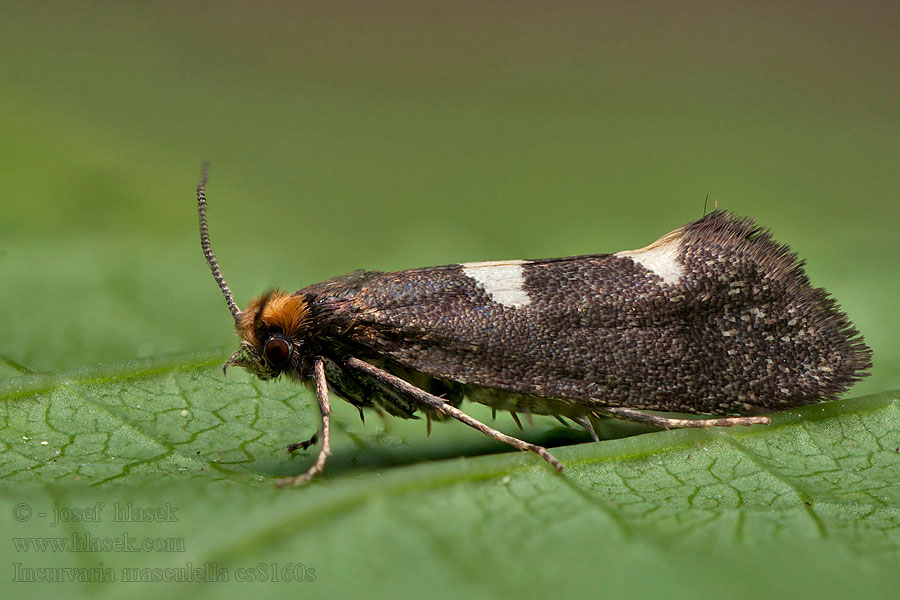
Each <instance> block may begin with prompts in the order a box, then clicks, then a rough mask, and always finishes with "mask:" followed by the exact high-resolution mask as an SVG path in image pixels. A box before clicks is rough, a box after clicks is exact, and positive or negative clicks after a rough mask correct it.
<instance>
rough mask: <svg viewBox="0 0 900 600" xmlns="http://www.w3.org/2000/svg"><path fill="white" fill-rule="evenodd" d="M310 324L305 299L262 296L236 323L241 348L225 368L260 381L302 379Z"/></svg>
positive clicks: (276, 294) (273, 294) (282, 294)
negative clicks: (239, 369) (282, 377)
mask: <svg viewBox="0 0 900 600" xmlns="http://www.w3.org/2000/svg"><path fill="white" fill-rule="evenodd" d="M308 321H309V304H308V303H307V301H306V298H305V297H304V296H302V295H297V294H288V293H285V292H282V291H280V290H273V291H270V292H267V293H265V294H263V295H262V296H260V297H259V298H256V299H255V300H253V301H252V302H250V305H249V306H247V309H246V310H244V311H242V312H240V313H239V316H238V318H236V319H235V324H234V326H235V329H236V330H237V333H238V335H239V336H240V337H241V347H240V348H239V349H238V350H237V352H235V353H234V354H232V355H231V358H229V359H228V362H226V363H225V367H226V368H227V367H230V366H233V367H243V368H244V369H246V370H247V371H249V372H250V373H253V374H254V375H256V376H257V377H259V378H260V379H273V378H275V377H278V376H279V375H281V374H283V373H284V374H288V375H299V374H300V371H301V370H302V369H301V363H302V361H303V356H304V354H303V352H302V349H303V346H304V344H303V340H304V337H305V333H306V330H307V326H308Z"/></svg>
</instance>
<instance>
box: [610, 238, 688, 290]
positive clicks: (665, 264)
mask: <svg viewBox="0 0 900 600" xmlns="http://www.w3.org/2000/svg"><path fill="white" fill-rule="evenodd" d="M683 235H684V232H683V231H682V230H681V229H676V230H675V231H670V232H669V233H667V234H666V235H664V236H662V237H661V238H659V239H658V240H656V241H655V242H653V243H652V244H650V245H649V246H645V247H644V248H639V249H637V250H626V251H624V252H617V253H615V254H614V255H613V256H617V257H619V258H630V259H631V260H633V261H634V262H636V263H637V264H639V265H641V266H642V267H644V268H645V269H647V270H648V271H650V272H651V273H653V274H655V275H657V276H658V277H659V278H660V279H662V280H663V282H665V283H668V284H671V285H677V284H678V282H679V281H681V277H682V275H684V266H683V265H682V264H681V261H679V260H678V252H679V251H680V250H681V238H682V237H683Z"/></svg>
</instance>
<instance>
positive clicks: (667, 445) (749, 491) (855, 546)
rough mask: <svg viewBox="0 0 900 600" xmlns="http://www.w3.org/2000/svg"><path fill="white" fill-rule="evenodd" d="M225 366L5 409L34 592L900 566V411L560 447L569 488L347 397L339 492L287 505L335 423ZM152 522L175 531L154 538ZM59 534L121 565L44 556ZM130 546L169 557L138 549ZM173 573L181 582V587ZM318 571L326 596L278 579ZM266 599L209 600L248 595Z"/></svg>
mask: <svg viewBox="0 0 900 600" xmlns="http://www.w3.org/2000/svg"><path fill="white" fill-rule="evenodd" d="M222 358H223V355H222V354H221V353H215V354H208V355H191V356H190V357H189V358H187V359H186V358H185V357H171V358H169V359H153V360H145V361H130V362H126V363H121V364H118V365H110V366H107V367H104V368H100V369H94V370H84V369H82V370H78V371H73V372H70V373H67V374H58V375H20V376H18V377H15V378H13V379H11V380H10V381H9V382H8V383H7V385H6V386H5V387H4V388H2V390H0V400H2V406H3V413H2V421H0V439H2V442H3V444H4V445H5V451H4V453H3V461H2V463H0V477H2V479H3V480H5V482H6V483H7V485H6V486H5V487H4V489H3V490H2V491H0V510H2V511H5V514H6V515H9V517H7V521H6V523H7V526H6V530H7V531H9V532H10V536H11V537H12V539H11V540H10V544H9V545H8V546H7V552H6V554H7V557H6V558H7V559H8V561H7V564H10V565H11V568H12V576H16V574H18V576H20V577H26V578H27V576H28V573H31V576H32V577H36V576H37V575H35V574H36V573H45V572H44V571H41V569H43V568H53V569H57V570H56V571H50V572H51V573H56V575H57V576H59V577H63V576H67V575H65V573H68V571H66V570H65V569H67V568H76V569H80V568H93V569H95V572H96V573H105V574H107V575H108V576H110V577H113V578H114V579H115V580H116V582H117V583H116V584H115V585H112V586H109V585H104V586H102V587H97V586H91V585H86V586H85V587H84V588H83V589H84V590H85V592H86V593H88V594H96V593H100V592H102V593H108V594H110V595H115V594H117V593H126V590H127V593H129V594H131V593H133V592H134V591H135V589H137V590H138V591H139V592H140V590H144V591H146V592H148V593H150V592H153V593H158V591H159V590H158V588H157V587H152V586H151V587H150V588H146V589H145V588H141V587H138V588H135V587H134V584H133V583H126V582H123V581H122V579H123V577H128V576H132V577H149V578H151V579H152V578H154V577H156V578H160V579H165V578H166V577H175V576H184V573H187V572H191V573H193V569H196V568H200V569H201V570H202V569H206V571H203V573H204V574H205V573H213V574H216V575H217V576H219V577H227V578H228V579H229V580H231V581H234V580H235V579H236V578H239V577H242V578H247V577H255V578H257V579H258V578H260V577H263V576H264V575H265V577H267V578H268V579H269V581H267V582H266V586H272V585H275V586H285V587H286V588H287V587H288V586H297V585H304V586H310V587H312V586H315V589H316V590H322V589H325V590H332V591H343V592H352V593H359V594H363V593H367V592H371V591H372V589H380V590H388V589H390V590H394V591H399V590H406V591H407V592H409V593H418V594H421V593H423V592H424V591H425V590H437V591H440V590H441V589H447V590H454V593H453V594H451V595H458V593H459V590H468V591H470V592H472V593H475V594H477V595H483V596H491V595H494V594H509V593H521V594H524V595H526V596H535V595H543V594H551V593H564V592H566V591H568V592H570V593H576V592H578V590H582V589H587V588H590V587H593V588H595V589H596V590H598V592H603V593H605V594H610V595H614V596H618V595H621V594H624V593H626V592H630V593H635V592H641V593H667V594H668V595H670V596H674V597H691V596H693V595H695V594H697V593H711V592H714V591H716V590H728V595H729V596H734V595H737V596H743V597H756V596H757V595H759V594H761V593H768V592H773V593H774V592H776V591H779V592H785V593H788V592H790V593H793V592H798V593H799V592H803V591H806V592H808V591H814V590H821V591H823V592H834V590H835V589H846V590H848V592H849V591H850V590H856V591H857V592H859V591H860V590H865V589H869V588H870V586H875V587H872V588H871V589H877V586H879V585H886V584H887V583H886V582H887V580H886V579H885V578H886V577H887V578H890V577H893V576H894V573H895V571H894V570H892V569H887V568H885V566H886V565H889V564H895V563H896V561H897V560H898V559H900V485H898V474H900V400H898V397H900V394H898V393H885V394H879V395H875V396H868V397H864V398H857V399H852V400H846V401H843V402H835V403H827V404H822V405H816V406H811V407H806V408H803V409H800V410H795V411H790V412H787V413H781V414H779V415H776V416H775V418H774V422H773V424H772V425H770V426H768V427H754V428H751V429H741V430H728V429H711V430H706V431H700V430H698V431H688V430H681V431H663V432H653V433H644V434H639V435H632V436H629V437H623V438H621V439H612V440H608V441H603V442H601V443H584V444H578V445H570V446H564V447H558V448H556V449H555V450H554V452H555V454H556V455H557V456H558V457H559V458H560V459H561V460H562V461H563V462H564V464H565V470H564V472H563V473H562V474H561V475H559V474H556V473H555V471H553V470H552V469H551V468H550V467H548V465H546V464H545V463H544V462H543V461H541V460H540V459H539V458H537V457H534V456H531V455H527V454H521V453H516V452H506V451H505V450H507V449H506V448H505V447H503V446H500V445H497V444H495V443H494V442H492V441H490V440H487V439H486V438H484V437H483V436H481V435H480V434H478V433H477V432H473V431H471V430H469V429H468V428H465V427H463V426H462V425H460V424H458V423H438V424H435V425H434V427H433V434H432V439H428V438H426V435H425V427H424V424H423V423H421V422H415V421H413V422H400V421H397V420H387V421H380V420H379V419H378V418H371V419H370V420H369V421H370V422H369V423H367V424H365V425H364V424H362V423H360V422H359V421H358V418H357V416H356V412H355V410H353V409H352V407H349V406H348V405H346V404H345V403H342V402H340V401H336V413H335V423H336V429H337V431H336V436H335V443H334V450H333V452H334V455H333V457H332V458H331V459H330V461H329V464H328V466H327V467H326V472H325V474H324V476H322V477H320V478H318V479H316V480H315V481H314V482H313V483H311V484H308V485H305V486H300V487H298V488H294V489H285V490H279V489H276V488H275V486H274V485H273V484H272V482H273V479H274V478H275V477H277V476H282V475H286V474H291V473H297V472H300V471H302V470H304V469H305V468H306V466H308V464H309V462H310V461H311V459H312V457H313V456H314V454H313V453H314V452H315V449H310V450H309V451H307V452H306V453H300V456H297V457H296V458H291V457H289V456H288V455H287V454H286V453H285V451H284V447H285V445H286V444H287V443H289V442H292V441H296V440H299V439H303V438H305V437H308V436H309V435H310V434H311V433H312V432H313V431H314V430H315V429H316V427H317V426H318V415H317V414H316V409H315V407H314V396H313V395H312V394H311V393H309V392H307V391H306V390H305V389H304V388H303V387H302V386H297V385H292V384H290V383H287V382H280V383H272V384H265V383H261V382H258V381H255V380H253V379H251V378H248V377H247V376H245V375H244V374H243V373H229V376H228V378H227V379H226V378H223V377H222V374H221V371H220V370H219V365H220V364H221V361H222ZM466 407H467V409H470V412H473V413H474V414H476V415H477V416H479V417H480V416H482V414H481V413H482V412H484V409H483V407H477V406H472V405H466ZM484 417H489V415H484ZM510 423H511V421H509V420H502V421H501V423H500V426H501V427H502V428H504V429H507V430H509V428H508V426H509V425H510ZM528 429H529V430H528V431H527V432H525V435H526V437H529V438H530V439H535V440H537V441H541V442H543V443H560V442H565V441H566V440H569V441H571V437H572V434H571V433H566V432H565V431H561V430H560V429H559V428H556V427H554V426H552V425H551V424H550V421H549V420H546V419H538V422H537V424H536V426H535V427H534V428H528ZM609 432H612V434H613V435H624V434H626V433H633V431H625V430H621V431H616V430H614V429H610V430H609V431H608V432H607V433H609ZM466 455H467V456H469V457H468V458H465V457H463V456H466ZM473 455H480V456H473ZM442 459H443V460H442ZM391 465H394V466H391ZM98 502H102V503H103V505H102V506H101V505H98V504H97V503H98ZM22 506H27V507H28V508H27V510H28V511H30V517H29V518H27V519H23V518H22V516H21V514H20V513H21V511H22V510H26V509H22V508H21V507H22ZM129 506H130V507H131V508H132V509H135V508H151V509H154V512H152V514H151V516H162V518H168V519H173V518H174V519H175V520H168V521H149V522H143V521H135V520H134V514H135V511H134V510H131V511H128V510H127V508H128V507H129ZM17 511H19V512H17ZM38 513H44V514H45V516H43V517H40V516H38ZM56 514H60V515H61V516H62V517H63V519H62V520H60V521H59V522H55V521H54V519H56V517H55V515H56ZM117 516H118V517H120V519H119V520H117V519H116V517H117ZM65 517H68V520H66V519H65ZM76 517H77V518H78V519H79V520H74V519H75V518H76ZM122 517H125V518H126V519H130V520H125V521H123V520H121V518H122ZM47 536H50V537H54V538H60V539H65V540H66V542H65V543H67V544H69V546H68V547H69V549H71V548H72V545H73V544H78V543H81V544H82V545H83V546H85V548H87V549H90V548H91V546H90V544H92V543H93V544H94V545H95V546H94V549H96V550H97V551H96V552H90V551H89V552H72V551H56V552H54V551H50V550H46V549H45V550H44V551H37V550H36V549H35V547H34V546H28V544H35V543H47V542H35V541H33V540H32V541H27V540H29V539H30V538H45V537H47ZM73 536H74V537H73ZM128 540H130V542H129V541H128ZM147 540H149V541H147ZM116 543H118V544H120V545H124V546H128V544H132V545H134V544H138V545H140V544H143V543H148V544H151V547H150V550H149V551H143V552H125V551H119V552H117V551H115V547H114V544H116ZM102 544H107V547H104V546H102ZM154 544H155V545H154ZM173 545H174V546H173ZM173 547H174V549H175V551H169V550H172V549H173ZM99 563H102V567H100V566H99ZM300 564H302V565H303V566H302V567H301V566H300ZM187 565H189V566H190V568H188V566H187ZM130 568H138V569H149V570H138V571H129V570H128V569H130ZM173 568H174V569H181V570H169V571H166V570H165V569H173ZM28 569H31V571H28ZM104 569H105V570H104ZM153 569H158V570H157V571H153ZM312 571H314V575H311V572H312ZM73 572H74V571H73ZM797 572H800V573H803V574H805V575H804V576H802V577H797V576H796V573H797ZM789 574H790V575H791V578H792V579H791V580H792V583H791V584H790V586H789V588H788V589H787V590H785V589H780V588H779V585H780V584H777V582H778V581H780V580H781V578H784V577H787V576H788V575H789ZM297 575H302V576H303V577H309V578H312V577H315V581H314V582H312V581H305V582H303V583H302V584H299V583H295V582H285V581H281V582H280V583H278V582H273V581H271V579H272V577H277V578H280V579H284V578H285V577H287V578H291V577H295V576H297ZM42 576H47V575H46V574H44V575H42ZM193 576H196V574H194V575H193ZM173 585H174V584H173ZM253 585H260V584H259V583H257V584H250V583H242V584H241V586H243V587H241V586H237V587H220V588H211V589H210V590H209V591H205V590H206V588H204V587H202V586H198V587H197V588H196V593H197V595H199V596H204V595H208V596H210V597H221V595H222V592H223V591H224V590H232V589H234V590H235V595H240V593H246V591H247V590H248V589H250V588H252V586H253ZM373 586H375V587H374V588H373ZM835 586H837V587H835ZM264 589H266V590H269V589H273V590H274V589H276V588H272V587H266V588H264ZM292 589H293V588H292ZM154 590H155V591H154ZM241 590H243V592H241ZM226 595H227V594H226Z"/></svg>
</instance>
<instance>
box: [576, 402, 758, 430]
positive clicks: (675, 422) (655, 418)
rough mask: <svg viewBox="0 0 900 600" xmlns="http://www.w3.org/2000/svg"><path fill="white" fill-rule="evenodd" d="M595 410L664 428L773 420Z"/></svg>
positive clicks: (748, 423) (745, 423)
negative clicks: (705, 417) (677, 416)
mask: <svg viewBox="0 0 900 600" xmlns="http://www.w3.org/2000/svg"><path fill="white" fill-rule="evenodd" d="M594 410H595V412H597V413H600V414H602V415H607V416H610V417H615V418H618V419H625V420H626V421H633V422H635V423H643V424H645V425H653V426H654V427H660V428H662V429H681V428H684V427H733V426H734V425H748V426H749V425H768V424H769V423H771V422H772V419H770V418H769V417H722V418H719V419H675V418H672V417H661V416H659V415H648V414H647V413H643V412H641V411H639V410H635V409H633V408H622V407H614V408H612V407H610V408H602V409H594Z"/></svg>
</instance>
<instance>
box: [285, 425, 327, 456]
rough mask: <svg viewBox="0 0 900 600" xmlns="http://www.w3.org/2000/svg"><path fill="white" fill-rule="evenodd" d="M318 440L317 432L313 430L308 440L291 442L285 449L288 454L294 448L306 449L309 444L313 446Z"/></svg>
mask: <svg viewBox="0 0 900 600" xmlns="http://www.w3.org/2000/svg"><path fill="white" fill-rule="evenodd" d="M318 441H319V432H318V431H317V432H315V433H314V434H312V437H311V438H309V439H308V440H304V441H302V442H294V443H293V444H288V447H287V451H288V454H291V453H292V452H293V451H294V450H306V449H307V448H309V447H310V446H315V445H316V442H318Z"/></svg>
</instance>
